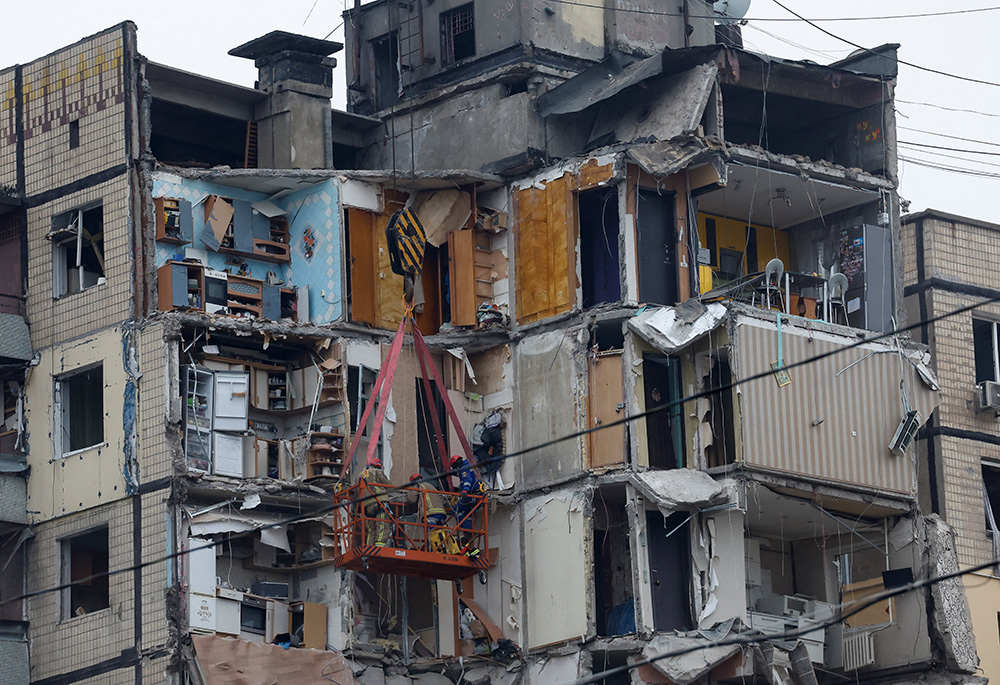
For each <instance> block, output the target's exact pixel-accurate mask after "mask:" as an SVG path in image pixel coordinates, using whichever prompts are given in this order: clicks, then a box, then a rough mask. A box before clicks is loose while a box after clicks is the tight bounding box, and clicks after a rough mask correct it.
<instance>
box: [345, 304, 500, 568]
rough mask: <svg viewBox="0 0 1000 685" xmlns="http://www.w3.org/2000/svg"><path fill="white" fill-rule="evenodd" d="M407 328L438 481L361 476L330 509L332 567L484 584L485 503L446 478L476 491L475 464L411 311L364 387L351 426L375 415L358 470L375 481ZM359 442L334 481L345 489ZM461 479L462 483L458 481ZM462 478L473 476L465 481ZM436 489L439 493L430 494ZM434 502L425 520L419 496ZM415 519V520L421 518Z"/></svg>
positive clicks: (357, 439) (487, 562)
mask: <svg viewBox="0 0 1000 685" xmlns="http://www.w3.org/2000/svg"><path fill="white" fill-rule="evenodd" d="M407 324H409V326H410V331H411V333H412V336H413V346H414V349H415V351H416V353H417V361H418V363H419V365H420V372H421V383H420V387H421V390H422V392H423V396H424V397H423V399H424V402H425V404H424V406H426V407H428V409H429V411H428V414H429V416H428V420H429V422H430V423H431V426H430V429H431V430H430V431H429V432H430V434H431V435H433V436H434V437H435V440H434V441H433V444H432V449H433V451H434V452H435V454H436V456H437V457H438V459H437V460H436V461H439V462H440V463H441V466H442V468H441V469H440V470H439V471H438V474H437V475H435V476H433V477H431V478H428V482H427V483H421V482H420V481H422V480H423V479H420V481H418V482H416V483H413V482H411V484H410V485H408V486H402V487H395V486H393V485H390V484H389V483H388V482H387V479H386V478H385V476H384V475H380V476H379V478H381V482H380V481H379V480H378V479H368V478H366V477H364V476H362V477H361V478H359V479H357V482H356V483H355V484H354V485H351V486H350V487H346V488H344V489H342V490H340V491H338V492H337V493H335V494H334V502H335V504H338V505H340V506H339V507H337V508H336V510H335V512H334V520H335V521H336V525H335V535H334V539H335V540H336V545H337V551H336V553H335V557H334V559H335V561H334V563H335V565H337V566H338V567H341V568H346V569H350V570H353V571H372V572H376V573H388V574H394V575H402V576H416V577H419V578H432V579H440V580H454V581H461V580H462V579H464V578H468V577H470V576H472V575H475V574H477V573H478V574H479V579H480V581H482V582H485V580H486V576H485V570H486V569H487V568H489V566H490V560H489V551H488V548H487V543H488V541H489V511H488V510H489V499H488V496H487V495H486V494H484V492H483V491H484V490H485V488H482V489H481V490H480V489H476V491H473V492H470V491H468V490H469V487H468V485H466V491H464V492H456V491H454V490H452V486H451V482H450V481H451V476H457V477H459V479H460V480H462V481H463V482H464V483H466V484H468V482H469V481H475V482H476V483H477V484H481V483H482V481H481V480H480V479H481V478H482V476H481V475H480V473H479V470H478V469H477V467H476V463H475V457H474V455H473V452H472V448H471V446H470V445H469V441H468V439H467V438H466V436H465V432H464V431H463V430H462V424H461V422H460V421H459V419H458V415H457V413H456V412H455V408H454V407H453V406H452V403H451V400H450V399H449V395H448V390H447V388H446V387H445V385H444V382H443V381H442V379H441V375H440V373H439V372H438V369H437V367H436V366H435V363H434V358H433V356H432V355H431V353H430V350H429V349H428V348H427V344H426V343H425V342H424V339H423V336H422V335H421V334H420V330H419V329H418V328H417V326H416V324H415V323H414V322H413V319H412V315H411V310H410V309H409V308H407V312H406V314H405V315H404V316H403V320H402V321H401V322H400V324H399V329H398V330H397V331H396V336H395V338H394V339H393V341H392V346H391V348H390V350H389V354H388V355H387V357H386V360H385V363H384V364H383V365H382V368H381V369H380V370H379V373H378V377H377V378H376V379H375V386H374V387H373V388H372V395H371V396H372V398H373V401H371V402H369V403H368V405H367V406H366V407H365V411H364V413H363V415H362V417H361V420H360V421H359V422H358V425H359V426H368V425H369V423H368V421H369V417H370V416H371V415H372V412H373V410H374V409H375V407H376V406H377V407H378V409H377V411H375V417H374V422H373V423H372V424H371V425H372V431H371V432H372V434H371V435H370V436H365V437H366V438H367V442H368V446H367V459H366V462H365V465H366V466H365V467H366V469H367V468H377V469H378V473H379V474H381V461H380V460H379V458H378V456H377V455H376V446H377V443H378V440H379V432H380V430H381V427H382V422H383V420H384V418H385V413H386V409H387V407H388V401H389V394H390V392H391V389H392V382H393V378H394V376H395V373H396V367H397V366H398V362H399V356H400V351H401V349H402V346H403V340H404V337H405V331H406V326H407ZM432 383H433V384H434V385H435V386H437V388H436V389H437V396H438V397H439V398H440V399H441V401H442V403H443V405H444V408H445V410H446V414H447V416H446V417H444V418H446V420H447V419H450V420H451V423H452V426H453V428H454V431H455V434H456V435H457V437H458V441H459V443H460V445H461V452H458V451H457V450H456V454H461V456H463V457H464V458H465V460H466V463H464V465H463V466H461V468H459V469H458V470H457V471H456V469H454V468H453V467H452V457H451V456H450V454H451V453H450V452H449V451H448V450H447V448H446V445H445V442H444V436H445V435H447V431H446V429H447V424H446V423H445V424H444V425H443V428H444V429H442V422H441V421H440V419H439V416H438V411H437V408H436V403H435V402H434V401H433V397H434V394H433V393H432V385H431V384H432ZM361 442H362V432H361V431H359V432H358V434H356V435H355V436H354V440H353V443H352V445H351V448H350V451H349V453H348V456H347V459H346V460H345V461H344V465H343V467H342V469H341V473H340V482H341V483H348V482H350V480H351V479H349V478H348V477H346V475H347V472H348V470H350V469H351V468H353V464H354V459H355V455H356V453H357V451H358V447H359V445H360V444H361ZM463 473H464V474H466V475H465V478H462V474H463ZM469 474H475V478H471V477H470V475H469ZM432 487H440V488H441V489H440V490H434V489H431V488H432ZM427 496H433V497H434V498H439V499H440V502H441V504H442V505H443V511H444V513H443V514H441V513H439V514H438V516H434V515H433V514H432V515H430V516H428V515H426V514H427V513H428V507H427V506H425V505H426V502H427V500H422V499H421V497H427ZM421 512H423V514H422V513H421Z"/></svg>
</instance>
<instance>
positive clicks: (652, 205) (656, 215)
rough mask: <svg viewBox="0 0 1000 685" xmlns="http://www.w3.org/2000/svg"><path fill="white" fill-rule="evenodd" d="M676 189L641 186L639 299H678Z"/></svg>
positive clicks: (662, 301) (673, 301)
mask: <svg viewBox="0 0 1000 685" xmlns="http://www.w3.org/2000/svg"><path fill="white" fill-rule="evenodd" d="M674 199H675V195H674V194H673V193H663V194H660V193H658V192H657V191H655V190H645V189H642V188H640V189H639V193H638V203H637V205H638V209H637V212H636V233H637V244H638V258H639V301H640V302H654V303H657V304H665V305H674V304H676V303H677V297H678V283H677V278H678V275H677V230H676V227H675V223H674V211H675V210H674Z"/></svg>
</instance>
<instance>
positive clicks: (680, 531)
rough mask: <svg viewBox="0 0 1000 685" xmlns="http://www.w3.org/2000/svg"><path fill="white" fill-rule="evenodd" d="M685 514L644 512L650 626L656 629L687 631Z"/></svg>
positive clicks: (688, 582) (687, 535) (688, 572)
mask: <svg viewBox="0 0 1000 685" xmlns="http://www.w3.org/2000/svg"><path fill="white" fill-rule="evenodd" d="M689 516H690V515H689V514H687V513H684V512H679V513H676V514H672V515H671V516H664V515H663V514H661V513H660V512H659V511H647V512H646V537H647V539H648V541H649V570H650V579H651V580H652V588H651V591H652V595H653V597H652V599H653V627H654V629H655V630H657V631H665V630H690V629H691V628H693V627H694V625H693V622H692V620H691V596H690V589H691V542H690V531H689V526H690V523H689V522H687V519H688V518H689Z"/></svg>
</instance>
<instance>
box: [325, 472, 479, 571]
mask: <svg viewBox="0 0 1000 685" xmlns="http://www.w3.org/2000/svg"><path fill="white" fill-rule="evenodd" d="M427 493H434V494H436V495H439V496H440V497H441V498H442V499H443V500H444V502H445V503H446V506H448V507H449V508H452V507H454V506H455V505H456V504H457V502H458V499H459V498H460V497H465V498H466V500H467V501H470V500H471V505H469V509H468V511H467V513H464V515H463V516H462V517H461V518H459V517H458V515H456V516H454V517H449V518H448V519H447V521H446V523H445V524H444V525H434V524H432V523H429V522H427V521H426V520H421V518H420V516H419V514H417V513H413V509H414V508H415V503H416V502H417V501H419V498H420V497H422V496H424V495H425V494H427ZM334 501H335V502H336V503H338V504H343V507H342V508H340V509H338V510H337V515H336V516H335V519H336V522H337V523H336V526H335V529H334V539H335V540H336V541H337V545H338V549H337V554H336V557H335V561H334V563H335V564H336V565H337V566H339V567H342V568H346V569H350V570H352V571H372V572H375V573H389V574H394V575H401V576H414V577H417V578H432V579H440V580H462V579H465V578H468V577H470V576H473V575H476V574H477V573H479V572H480V571H485V570H486V569H487V568H489V566H490V563H489V559H488V555H487V550H486V542H487V531H488V529H489V523H488V521H489V511H488V509H489V507H488V500H487V496H486V495H464V496H463V495H461V494H458V493H454V492H447V491H444V490H427V489H422V488H420V487H401V488H391V489H389V490H386V491H385V492H384V493H383V492H382V490H381V488H379V489H378V490H377V491H376V489H375V488H372V487H370V486H369V485H368V484H367V483H365V482H364V481H361V482H360V483H357V484H356V485H352V486H351V487H350V488H347V489H345V490H343V491H341V492H339V493H337V495H336V496H335V498H334ZM417 511H419V507H417ZM476 550H481V551H480V552H479V553H478V554H470V553H472V552H474V551H476Z"/></svg>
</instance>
